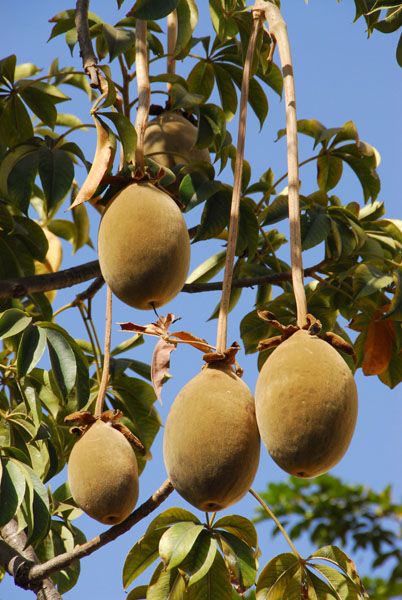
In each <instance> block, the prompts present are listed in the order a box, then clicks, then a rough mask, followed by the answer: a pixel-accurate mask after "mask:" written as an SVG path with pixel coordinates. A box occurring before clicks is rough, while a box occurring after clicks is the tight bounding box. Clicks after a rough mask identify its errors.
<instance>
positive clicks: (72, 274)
mask: <svg viewBox="0 0 402 600" xmlns="http://www.w3.org/2000/svg"><path fill="white" fill-rule="evenodd" d="M325 265H326V262H325V261H321V262H319V263H318V264H316V265H313V266H312V267H307V268H306V269H304V275H305V276H306V277H307V276H308V275H310V273H312V272H315V271H321V272H322V268H323V267H324V266H325ZM95 277H96V278H98V280H99V279H101V272H100V268H99V262H98V261H97V260H94V261H92V262H89V263H84V264H82V265H78V266H77V267H71V268H70V269H64V270H62V271H57V272H56V273H46V274H45V275H31V276H29V277H19V278H16V279H4V280H3V281H0V298H22V297H23V296H28V295H29V294H33V293H35V292H50V291H52V290H61V289H64V288H68V287H71V286H73V285H76V284H78V283H83V282H84V281H89V280H90V279H94V278H95ZM291 279H292V274H291V272H290V271H284V272H283V273H272V274H269V275H259V276H257V277H244V278H241V279H234V280H233V282H232V287H236V288H245V287H252V286H254V285H264V284H266V283H273V284H276V283H282V282H283V281H290V280H291ZM102 281H103V279H102ZM222 285H223V282H222V281H214V282H209V283H187V284H185V285H184V286H183V288H182V290H181V291H182V292H186V293H189V294H195V293H198V292H214V291H218V290H221V289H222Z"/></svg>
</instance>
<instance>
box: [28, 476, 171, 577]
mask: <svg viewBox="0 0 402 600" xmlns="http://www.w3.org/2000/svg"><path fill="white" fill-rule="evenodd" d="M172 492H173V486H172V484H171V483H170V481H169V480H167V481H165V482H164V483H163V484H162V485H161V487H160V488H159V489H158V490H157V491H156V492H155V493H154V494H152V496H150V498H148V500H146V502H144V503H143V504H141V506H139V507H138V508H137V509H136V510H135V511H134V512H133V513H132V514H131V515H130V516H129V517H127V519H126V520H125V521H123V522H122V523H119V524H118V525H114V526H113V527H110V529H108V530H107V531H105V532H104V533H101V534H100V535H97V536H96V537H94V538H93V539H92V540H89V541H88V542H85V543H84V544H81V545H80V546H76V547H75V548H74V550H72V551H71V552H64V553H63V554H59V556H56V557H55V558H51V559H50V560H48V561H47V562H45V563H43V564H41V565H35V566H33V567H32V568H31V569H30V570H29V573H28V580H29V581H30V582H35V581H41V580H42V579H44V578H45V577H48V576H49V575H51V574H52V573H55V572H56V571H60V570H61V569H64V568H65V567H68V566H69V565H70V564H71V563H72V562H74V561H75V560H79V559H81V558H84V557H85V556H89V555H90V554H93V553H94V552H96V551H97V550H99V548H102V546H105V545H106V544H109V543H110V542H112V541H113V540H115V539H116V538H118V537H120V536H121V535H123V534H124V533H126V532H127V531H129V530H130V529H131V528H132V527H133V526H134V525H136V524H137V523H138V522H139V521H141V520H142V519H145V517H147V516H148V515H149V514H150V513H152V512H153V511H154V510H156V509H157V508H158V506H160V505H161V504H162V502H164V501H165V500H166V498H167V497H168V496H169V495H170V494H171V493H172Z"/></svg>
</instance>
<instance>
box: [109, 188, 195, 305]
mask: <svg viewBox="0 0 402 600" xmlns="http://www.w3.org/2000/svg"><path fill="white" fill-rule="evenodd" d="M98 252H99V263H100V268H101V271H102V275H103V277H104V279H105V281H106V282H107V284H108V285H109V286H110V287H111V289H112V291H113V293H114V294H115V295H116V296H117V297H118V298H120V300H122V301H123V302H125V303H126V304H128V305H129V306H133V307H135V308H140V309H144V310H146V309H151V308H157V307H159V306H162V305H163V304H166V302H169V300H171V299H172V298H174V296H176V295H177V294H178V293H179V291H180V290H181V288H182V287H183V285H184V282H185V279H186V276H187V272H188V268H189V262H190V238H189V235H188V232H187V227H186V223H185V221H184V218H183V216H182V213H181V212H180V209H179V208H178V206H177V205H176V203H175V202H174V200H172V198H171V197H170V196H168V194H166V193H165V192H163V191H161V190H160V189H158V188H156V187H155V186H153V185H151V184H150V183H133V184H131V185H129V186H128V187H126V188H124V189H123V190H122V191H120V192H119V193H118V194H117V195H116V196H115V197H114V198H113V199H112V200H111V202H110V204H109V205H108V207H107V209H106V211H105V213H104V215H103V217H102V220H101V223H100V227H99V236H98Z"/></svg>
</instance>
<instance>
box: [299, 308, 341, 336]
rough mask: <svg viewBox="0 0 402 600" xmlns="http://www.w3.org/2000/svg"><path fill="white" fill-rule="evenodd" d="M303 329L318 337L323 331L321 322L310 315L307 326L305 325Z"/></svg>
mask: <svg viewBox="0 0 402 600" xmlns="http://www.w3.org/2000/svg"><path fill="white" fill-rule="evenodd" d="M303 329H307V331H308V332H309V333H310V334H311V335H317V334H318V333H320V331H321V329H322V325H321V321H319V320H318V319H316V318H315V317H314V316H313V315H310V314H309V313H308V314H307V315H306V325H304V327H303ZM334 335H335V334H334Z"/></svg>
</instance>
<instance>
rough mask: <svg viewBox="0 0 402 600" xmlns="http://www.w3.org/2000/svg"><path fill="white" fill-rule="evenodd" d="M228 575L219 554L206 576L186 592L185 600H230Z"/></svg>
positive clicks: (230, 590) (230, 592)
mask: <svg viewBox="0 0 402 600" xmlns="http://www.w3.org/2000/svg"><path fill="white" fill-rule="evenodd" d="M232 592H233V588H232V586H231V584H230V578H229V573H228V570H227V568H226V565H225V562H224V560H223V558H222V556H221V555H220V554H219V552H217V553H216V555H215V560H214V562H213V564H212V567H211V568H210V569H209V571H208V572H207V574H206V575H205V576H204V577H203V578H202V579H200V580H199V581H198V582H197V583H194V585H191V586H190V587H189V588H188V590H187V595H186V596H185V598H186V600H216V599H217V598H219V600H232Z"/></svg>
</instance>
